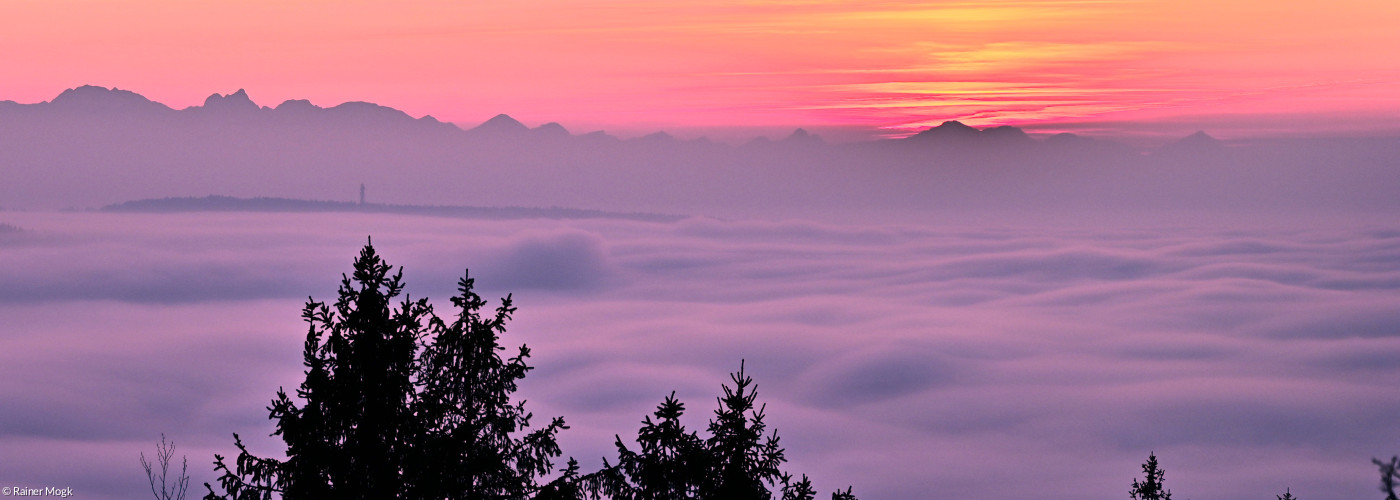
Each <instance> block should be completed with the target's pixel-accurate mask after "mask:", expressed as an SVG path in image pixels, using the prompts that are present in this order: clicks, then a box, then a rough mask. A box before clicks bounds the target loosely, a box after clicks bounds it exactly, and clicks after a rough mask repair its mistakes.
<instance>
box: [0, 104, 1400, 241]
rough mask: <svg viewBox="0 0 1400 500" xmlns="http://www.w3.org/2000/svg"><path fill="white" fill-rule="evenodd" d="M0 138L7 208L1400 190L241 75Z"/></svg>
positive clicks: (1385, 152) (12, 125)
mask: <svg viewBox="0 0 1400 500" xmlns="http://www.w3.org/2000/svg"><path fill="white" fill-rule="evenodd" d="M0 151H3V154H0V172H3V173H4V175H5V179H4V182H0V208H66V207H72V208H82V207H96V206H103V205H109V204H114V203H120V202H124V201H128V200H134V199H146V198H178V197H202V196H206V195H211V194H212V195H225V196H234V197H242V198H260V197H271V198H289V199H322V200H353V199H355V197H356V195H357V192H358V187H359V185H360V184H361V183H364V184H366V185H368V186H369V187H370V192H371V193H374V194H375V196H376V197H377V200H379V201H381V202H385V203H411V204H419V205H443V206H465V205H469V206H521V207H530V206H535V207H554V206H569V207H576V208H582V209H595V210H606V211H616V212H624V213H631V212H651V213H706V214H721V215H724V214H733V215H742V214H752V213H769V214H784V215H785V216H805V215H806V214H811V213H816V212H818V211H829V212H839V211H843V210H851V209H862V208H879V209H898V210H947V209H959V210H980V209H1003V208H1007V207H1020V208H1032V207H1041V208H1044V207H1061V206H1075V207H1079V208H1085V209H1103V208H1113V209H1119V208H1134V207H1138V208H1141V207H1169V206H1174V205H1183V206H1191V207H1198V208H1199V207H1212V206H1218V207H1246V206H1249V207H1256V208H1257V207H1269V206H1288V207H1296V206H1310V207H1325V208H1329V209H1330V208H1336V207H1338V206H1349V207H1359V206H1365V207H1370V208H1371V209H1379V208H1386V209H1388V208H1396V207H1397V205H1400V202H1397V200H1396V199H1395V197H1394V196H1393V195H1392V194H1393V193H1394V192H1397V191H1400V173H1397V172H1396V171H1395V169H1394V168H1392V165H1394V164H1396V163H1397V162H1400V141H1397V140H1396V139H1394V138H1374V139H1357V138H1342V139H1307V140H1303V139H1279V140H1268V141H1265V140H1260V141H1244V142H1240V141H1236V142H1235V143H1225V142H1222V141H1219V140H1216V139H1214V138H1212V137H1210V136H1209V135H1206V134H1205V133H1204V132H1198V133H1196V134H1192V135H1190V136H1188V137H1185V138H1183V139H1181V140H1180V141H1177V142H1175V143H1172V144H1168V145H1166V146H1163V147H1161V148H1159V149H1156V150H1152V151H1140V150H1137V149H1135V148H1131V147H1128V146H1125V145H1122V144H1119V143H1116V142H1113V141H1108V140H1101V139H1095V138H1090V137H1083V136H1078V135H1074V134H1058V135H1054V136H1050V137H1045V138H1036V137H1032V136H1031V135H1029V134H1027V133H1026V132H1025V131H1024V130H1021V129H1019V128H1016V127H1011V126H999V127H990V128H985V129H977V128H975V127H971V126H968V125H966V124H963V123H961V122H957V121H947V122H944V123H942V124H940V125H938V126H936V127H930V128H928V129H925V130H923V131H920V132H918V133H916V134H913V135H911V136H909V137H906V138H902V139H886V140H877V141H869V142H862V143H850V144H832V143H828V142H826V141H824V140H822V139H821V137H819V136H817V135H814V134H811V133H809V132H807V131H806V130H804V129H796V130H794V131H793V132H792V133H791V135H789V136H787V137H785V138H782V139H778V140H770V139H766V138H760V139H755V140H753V141H750V142H748V143H745V144H741V145H738V146H731V145H728V144H723V143H717V142H713V141H709V140H707V139H704V138H701V139H694V140H682V139H678V138H676V137H674V136H672V135H670V134H668V133H666V132H664V131H658V132H656V133H653V134H650V135H645V136H642V137H637V138H632V139H621V138H618V137H614V136H611V135H608V134H606V133H604V132H601V131H598V132H590V133H583V134H575V133H573V132H570V131H569V130H568V129H566V128H565V127H564V126H562V125H560V124H558V123H553V122H551V123H546V124H543V125H540V126H538V127H535V128H530V127H529V126H526V125H525V124H523V123H521V122H520V121H518V120H516V119H514V118H512V117H510V116H509V115H506V114H499V115H496V116H495V117H493V118H491V119H490V120H487V121H486V122H484V123H481V124H479V125H476V126H474V127H466V128H463V127H459V126H457V125H454V124H451V123H445V122H442V121H439V120H437V119H436V118H434V117H432V116H423V117H419V118H414V117H412V116H410V115H408V114H407V113H404V112H403V111H400V110H397V109H394V108H390V107H386V106H381V105H378V104H374V103H368V102H346V103H342V104H338V105H335V106H331V107H322V106H318V105H316V104H313V103H311V102H310V101H307V100H300V99H295V100H287V101H284V102H282V103H280V104H278V105H276V106H275V107H267V106H260V105H258V104H257V103H256V102H255V101H254V100H253V99H252V98H251V97H250V96H249V95H248V93H247V92H246V91H245V90H242V89H239V90H237V91H234V92H232V93H229V94H217V93H216V94H212V95H210V96H209V97H208V98H207V99H205V101H204V103H203V104H202V105H198V106H191V107H187V108H184V109H178V110H177V109H173V108H171V107H169V106H166V105H164V104H161V103H158V102H154V101H151V100H149V99H147V98H145V97H144V96H142V95H140V94H137V93H135V92H131V91H127V90H120V89H115V88H104V87H97V86H91V85H88V86H81V87H77V88H73V89H68V90H65V91H63V92H62V93H61V94H59V95H58V96H56V97H55V98H54V99H53V100H51V101H47V102H41V103H35V104H20V103H16V102H13V101H0ZM1322 172H1325V175H1322V174H1321V173H1322ZM1184 200H1189V201H1184Z"/></svg>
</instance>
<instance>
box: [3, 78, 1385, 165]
mask: <svg viewBox="0 0 1400 500" xmlns="http://www.w3.org/2000/svg"><path fill="white" fill-rule="evenodd" d="M85 87H92V88H99V89H103V90H105V91H109V92H130V93H132V94H135V95H137V96H140V97H141V98H143V99H145V100H147V101H149V102H152V103H155V104H159V105H161V106H164V107H166V108H168V109H170V110H171V111H177V112H178V111H186V110H190V109H202V108H204V107H205V106H206V105H207V104H208V103H209V101H210V99H213V98H216V97H217V98H224V99H227V98H230V97H233V96H235V95H238V94H239V93H242V94H243V95H244V97H246V98H247V100H248V101H249V102H251V103H253V104H254V105H256V106H257V107H258V108H259V109H260V110H274V109H276V108H277V107H279V106H281V105H282V104H286V103H288V102H299V101H304V102H306V103H309V104H311V105H312V106H315V107H317V108H320V109H331V108H335V107H338V106H341V105H345V104H354V103H366V104H372V105H375V106H380V107H384V108H388V109H392V110H394V111H399V112H402V113H404V114H405V115H406V116H408V117H410V118H413V119H414V120H422V119H425V118H427V119H432V120H434V121H438V122H440V123H443V124H448V125H452V126H453V127H455V128H457V129H459V130H461V131H463V132H467V131H470V130H473V129H476V128H479V127H481V126H482V125H484V124H486V123H488V122H490V121H491V120H494V119H497V118H499V117H501V116H505V117H507V118H510V119H511V120H513V121H515V122H517V123H520V124H521V125H523V126H525V127H526V128H528V129H530V130H535V129H538V128H540V127H545V126H549V125H558V126H560V127H563V128H564V129H565V130H566V131H567V132H568V133H569V134H570V135H572V136H582V135H588V134H599V133H602V134H606V135H608V136H611V137H615V138H618V139H622V140H632V139H641V138H644V137H649V136H655V135H659V134H666V135H670V136H671V137H674V138H676V139H680V140H683V141H711V142H717V143H722V144H728V145H732V146H740V145H744V144H748V143H753V142H761V141H765V140H768V141H778V140H782V139H784V138H787V137H789V136H791V135H792V134H794V133H798V132H799V131H804V132H807V133H809V134H811V135H815V136H818V137H820V138H821V139H822V140H824V141H827V142H828V143H829V144H834V145H839V144H860V143H871V142H880V141H886V140H898V139H905V138H908V137H912V136H914V135H917V134H918V133H920V132H923V131H927V130H930V129H933V128H936V126H930V127H926V128H922V129H914V130H897V129H894V128H891V127H878V126H854V125H797V124H794V125H781V126H778V125H771V126H765V125H750V126H739V125H730V126H725V125H690V126H663V125H656V127H655V128H648V129H642V128H640V127H641V126H623V127H619V128H612V129H611V130H612V131H611V132H610V131H609V130H610V129H609V128H606V127H605V128H598V129H594V128H592V127H590V126H587V125H586V126H583V127H577V126H568V125H565V124H563V123H562V122H560V121H558V120H549V119H545V120H543V121H540V120H538V119H528V118H527V119H525V120H522V119H520V118H518V117H516V116H515V115H512V114H510V113H508V112H496V113H492V114H491V116H492V118H488V119H486V120H483V121H481V122H476V123H473V122H466V121H461V120H440V119H438V118H437V117H436V116H435V115H434V114H432V113H425V114H423V115H421V116H414V115H412V114H409V113H408V112H407V111H404V110H402V109H400V108H398V107H394V106H392V105H387V104H384V103H380V102H375V101H369V100H349V101H344V102H340V103H336V104H331V105H324V104H317V103H315V102H312V101H311V99H308V98H296V99H285V100H283V101H281V102H279V103H277V105H274V106H269V105H266V104H262V103H259V102H258V101H256V100H254V99H253V98H252V97H251V95H249V92H248V91H247V88H246V87H240V88H238V89H237V90H235V91H233V92H229V93H226V94H225V93H219V92H212V93H211V94H210V95H209V96H208V97H206V98H205V102H203V103H199V104H193V105H188V106H184V107H176V106H172V105H170V104H167V103H165V102H162V101H158V100H156V99H152V98H150V97H147V96H146V95H145V94H142V93H141V92H140V91H137V90H132V89H126V88H121V87H118V86H111V87H107V86H104V85H96V84H90V83H89V84H83V85H78V86H75V87H68V88H66V89H64V90H63V91H60V92H59V93H58V94H57V95H55V96H54V97H53V98H50V99H49V100H45V101H39V102H19V101H15V100H9V99H3V98H0V103H5V102H9V103H13V104H18V105H25V106H32V105H40V104H47V103H52V102H54V101H55V100H57V99H58V98H59V97H61V96H62V95H63V94H64V93H67V92H72V91H76V90H79V89H82V88H85ZM0 97H2V96H0ZM965 118H975V117H960V118H955V119H949V120H945V123H946V122H956V123H961V124H967V121H965V120H964V119H965ZM527 121H528V122H530V123H527ZM1178 122H1179V120H1161V121H1144V122H1101V121H1100V122H1085V123H1070V122H1045V123H1036V124H1025V123H1021V124H1016V125H1001V126H1010V127H1013V128H1016V129H1019V130H1021V131H1023V132H1025V133H1026V134H1027V135H1029V136H1031V137H1033V138H1035V139H1037V140H1042V141H1043V140H1044V139H1046V138H1049V137H1052V136H1055V135H1061V134H1072V135H1076V136H1080V137H1088V138H1092V139H1097V140H1105V141H1112V142H1117V143H1120V144H1124V145H1127V146H1132V147H1134V148H1138V149H1142V150H1148V149H1155V148H1158V147H1161V146H1164V145H1167V144H1171V143H1173V142H1177V141H1180V140H1181V139H1183V138H1185V137H1188V136H1190V135H1192V134H1195V133H1201V132H1204V133H1206V134H1207V135H1210V136H1211V137H1213V138H1215V139H1219V140H1221V141H1224V142H1230V143H1237V142H1238V143H1247V142H1254V141H1268V140H1286V139H1358V138H1400V130H1392V129H1390V128H1384V127H1377V128H1375V129H1371V130H1370V131H1362V132H1350V133H1348V132H1338V131H1334V132H1331V133H1318V132H1308V131H1301V130H1292V131H1288V130H1274V131H1272V132H1270V133H1260V134H1253V135H1233V134H1229V133H1224V134H1221V133H1218V132H1215V131H1212V130H1209V129H1207V128H1205V127H1202V128H1196V129H1194V131H1193V132H1187V133H1184V134H1168V133H1163V132H1153V130H1156V129H1160V128H1162V127H1168V126H1175V125H1176V124H1177V123H1178ZM531 123H533V125H531ZM1109 125H1112V126H1109ZM969 126H970V127H972V128H975V129H977V130H979V131H980V130H987V129H990V128H995V127H996V126H976V125H969ZM1176 128H1183V129H1184V128H1189V127H1180V126H1176ZM1086 130H1087V131H1086ZM619 131H620V132H619Z"/></svg>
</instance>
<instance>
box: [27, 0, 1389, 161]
mask: <svg viewBox="0 0 1400 500" xmlns="http://www.w3.org/2000/svg"><path fill="white" fill-rule="evenodd" d="M1395 26H1400V3H1396V2H1384V1H1374V0H1333V1H1328V2H1318V1H1310V0H1269V1H1223V2H1222V1H1219V0H1215V1H1204V0H1170V1H1159V0H1142V1H1131V0H1125V1H1114V0H1048V1H1033V0H1020V1H1017V0H1009V1H978V2H974V1H930V2H894V1H845V0H772V1H744V0H709V1H705V2H690V1H685V2H680V1H677V2H653V1H647V2H640V1H579V0H539V1H529V2H459V1H417V2H387V1H380V0H359V1H335V2H331V1H308V2H297V3H294V4H288V3H287V2H278V1H271V0H249V1H239V2H227V1H222V2H212V1H211V2H188V1H175V0H135V1H129V2H109V1H97V0H44V1H34V0H19V1H11V2H4V3H3V4H0V67H3V68H5V73H6V77H5V78H2V79H0V99H9V100H15V101H19V102H39V101H44V100H48V99H51V98H53V97H54V96H56V95H57V94H58V93H59V92H61V91H62V90H64V89H66V88H69V87H75V86H78V85H82V84H94V85H103V86H108V87H112V86H115V87H120V88H123V89H128V90H133V91H136V92H138V93H141V94H143V95H145V96H147V97H149V98H151V99H153V100H156V101H160V102H163V103H166V104H168V105H170V106H172V107H176V108H180V107H185V106H190V105H196V104H199V103H201V102H202V101H203V99H204V97H206V96H208V95H209V94H210V93H213V92H220V93H228V92H231V91H233V90H236V89H238V88H246V89H247V90H248V92H249V94H250V95H251V96H252V97H253V98H254V100H256V101H257V102H258V103H260V104H263V105H276V104H277V103H279V102H281V101H282V100H285V99H300V98H306V99H311V100H312V102H314V103H317V104H320V105H324V106H329V105H335V104H338V103H340V102H344V101H351V100H364V101H372V102H376V103H380V104H384V105H387V106H392V107H396V108H399V109H403V110H405V111H407V112H408V113H410V114H412V115H415V116H421V115H424V114H432V115H434V116H436V117H438V118H439V119H442V120H446V121H453V122H458V123H461V124H464V125H474V124H476V123H479V122H481V121H484V120H486V119H487V118H490V117H491V116H493V115H495V114H497V113H509V114H511V115H512V116H515V117H516V118H518V119H520V120H522V121H524V122H525V123H527V124H531V125H538V124H540V123H544V122H547V121H558V122H560V123H563V124H564V125H565V126H567V127H569V128H570V129H572V130H574V131H577V132H584V131H589V130H596V129H605V130H608V131H609V132H613V133H617V134H620V135H637V134H644V133H648V132H652V131H655V130H661V129H664V130H668V131H672V132H675V133H678V135H682V136H687V135H689V136H694V135H699V134H702V133H708V134H710V135H711V136H718V137H721V138H723V137H725V136H726V134H728V135H730V136H734V137H740V136H744V135H749V136H751V135H755V134H761V133H763V134H769V135H773V134H776V133H778V132H779V131H786V130H788V129H790V128H791V127H798V126H802V127H808V128H812V129H816V130H819V131H824V132H826V133H828V134H829V136H834V137H837V138H842V137H844V138H849V139H857V138H863V137H873V136H876V135H880V134H890V133H900V132H901V131H907V130H913V129H918V128H922V127H926V126H929V125H932V124H937V123H939V122H941V121H943V120H950V119H957V120H962V121H964V122H966V123H969V124H973V125H977V126H991V125H1002V124H1011V125H1018V126H1022V127H1027V128H1029V129H1032V130H1036V131H1042V132H1055V131H1079V132H1085V133H1090V134H1098V135H1108V136H1124V135H1143V134H1147V135H1153V134H1166V135H1179V134H1184V133H1189V132H1190V131H1193V130H1196V129H1206V130H1208V131H1211V132H1212V133H1214V134H1216V135H1217V136H1221V137H1251V136H1260V135H1335V134H1365V135H1375V134H1393V133H1396V132H1400V123H1397V122H1400V120H1397V117H1400V63H1398V62H1397V61H1398V60H1397V58H1396V56H1395V55H1394V53H1393V52H1394V50H1395V48H1396V47H1400V30H1397V29H1395Z"/></svg>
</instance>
